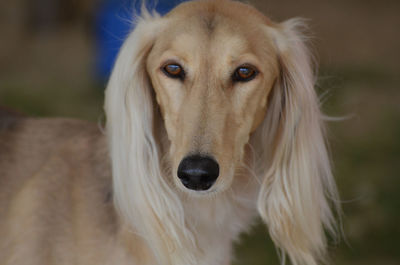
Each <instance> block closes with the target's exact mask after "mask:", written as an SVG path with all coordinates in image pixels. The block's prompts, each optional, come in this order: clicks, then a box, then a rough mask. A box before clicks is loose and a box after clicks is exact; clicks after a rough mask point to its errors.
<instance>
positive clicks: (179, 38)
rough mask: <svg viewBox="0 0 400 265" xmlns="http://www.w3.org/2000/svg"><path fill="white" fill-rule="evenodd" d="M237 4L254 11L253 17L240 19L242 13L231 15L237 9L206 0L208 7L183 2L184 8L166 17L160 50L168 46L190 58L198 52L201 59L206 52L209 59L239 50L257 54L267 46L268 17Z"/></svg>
mask: <svg viewBox="0 0 400 265" xmlns="http://www.w3.org/2000/svg"><path fill="white" fill-rule="evenodd" d="M219 2H220V1H217V2H216V3H219ZM200 3H202V4H203V2H200ZM205 3H207V1H206V2H205ZM230 4H231V3H230ZM235 4H237V3H235ZM210 6H211V7H213V8H211V7H210ZM240 7H245V8H246V10H244V13H246V12H247V13H248V12H250V11H251V12H257V16H256V18H255V19H251V20H249V19H244V20H243V13H242V14H241V15H240V16H239V17H235V16H237V15H238V14H237V12H233V11H232V10H230V11H229V10H227V7H220V6H218V5H216V4H215V3H214V2H210V4H209V5H208V8H205V7H204V5H199V3H196V2H195V3H188V4H185V5H184V8H183V7H178V8H177V10H175V11H172V12H171V13H170V14H168V15H167V17H166V18H167V20H168V22H169V25H170V26H169V27H168V28H167V29H166V30H165V31H164V32H163V33H162V34H163V38H161V39H162V42H163V44H162V46H163V47H164V49H163V50H171V51H173V52H174V53H177V54H179V56H181V57H184V58H188V57H191V58H192V59H194V60H197V58H193V57H196V55H199V54H200V53H201V56H200V55H199V56H200V57H201V58H198V59H204V58H205V56H204V55H205V54H207V55H208V56H207V57H209V58H210V59H211V61H215V60H219V58H231V57H235V56H237V57H239V56H240V55H242V54H254V55H256V56H258V57H261V56H262V55H263V54H265V52H266V51H267V50H268V49H267V48H268V47H271V45H270V44H271V42H270V40H269V39H268V37H267V34H266V30H265V28H266V26H267V25H266V23H267V22H268V19H267V18H266V17H265V16H263V15H260V14H258V11H254V10H253V8H249V7H248V6H246V5H241V6H240ZM228 8H229V6H228ZM247 9H250V11H249V10H247ZM270 50H272V49H270ZM234 59H235V58H232V60H234Z"/></svg>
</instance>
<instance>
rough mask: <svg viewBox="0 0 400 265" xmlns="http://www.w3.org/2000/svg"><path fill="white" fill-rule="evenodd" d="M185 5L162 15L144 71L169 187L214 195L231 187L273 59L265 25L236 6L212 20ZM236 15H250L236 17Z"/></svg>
mask: <svg viewBox="0 0 400 265" xmlns="http://www.w3.org/2000/svg"><path fill="white" fill-rule="evenodd" d="M189 5H196V3H190V4H184V5H182V6H181V7H178V8H177V9H175V10H174V11H173V12H172V13H170V14H169V15H168V17H167V21H168V23H169V26H168V27H167V30H165V31H163V32H162V33H161V34H160V35H159V36H158V37H157V39H156V40H155V43H154V45H153V47H152V49H151V51H150V53H149V55H148V58H147V72H148V74H149V76H150V79H151V82H152V85H153V88H154V90H155V94H156V101H157V103H158V105H159V106H160V109H161V113H162V116H163V120H164V124H165V128H166V131H167V134H168V139H169V141H170V150H169V153H170V158H171V162H172V165H171V167H172V172H173V173H174V182H175V183H176V184H177V186H178V187H180V188H182V189H183V190H186V191H188V189H189V190H196V191H202V192H210V191H211V192H217V191H222V190H225V189H227V188H228V187H229V186H230V185H231V183H232V181H233V178H234V176H235V171H236V169H237V168H239V167H240V165H241V163H242V162H243V159H244V153H245V146H246V144H247V143H248V141H249V137H250V135H251V133H252V132H254V130H255V129H256V128H257V127H258V126H259V125H260V123H261V122H262V121H263V119H264V116H265V115H266V109H267V103H268V100H267V99H268V94H269V92H270V91H271V89H272V86H273V84H274V81H275V80H276V78H277V76H278V63H277V56H276V52H275V50H274V47H273V43H272V40H271V39H270V38H268V36H267V32H266V29H265V28H266V26H267V25H266V23H268V21H266V19H265V17H263V16H261V15H259V14H258V13H254V12H255V10H252V9H251V10H247V9H249V7H247V6H245V5H242V4H240V3H235V5H232V6H233V7H230V10H227V11H226V14H223V15H221V13H218V15H216V14H215V13H213V12H209V11H207V10H201V9H200V10H199V8H192V7H190V6H189ZM243 8H246V10H243ZM189 10H195V11H196V13H193V12H192V13H191V12H190V11H189ZM243 12H248V14H249V15H252V16H251V17H250V18H249V17H246V19H243V18H244V16H243V15H240V16H239V15H237V13H243ZM241 18H242V19H241Z"/></svg>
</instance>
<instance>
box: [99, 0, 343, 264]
mask: <svg viewBox="0 0 400 265" xmlns="http://www.w3.org/2000/svg"><path fill="white" fill-rule="evenodd" d="M299 26H301V22H299V21H298V20H290V21H287V22H284V23H281V24H275V23H273V22H271V21H270V20H269V19H268V18H266V17H265V16H263V15H262V14H261V13H259V12H258V11H256V10H255V9H253V8H252V7H249V6H247V5H244V4H242V3H239V2H234V1H226V0H220V1H195V2H188V3H185V4H181V5H180V6H179V7H177V8H175V9H174V10H173V11H172V12H170V13H169V14H168V15H167V16H165V17H162V18H161V17H157V16H150V15H149V14H144V15H143V18H141V19H139V22H138V24H137V25H136V29H135V30H134V31H133V33H131V34H130V35H129V37H128V39H127V40H126V42H125V44H124V46H123V48H122V50H121V52H120V54H119V57H118V60H117V62H116V65H115V68H114V71H113V74H112V77H111V79H110V82H109V85H108V88H107V91H106V113H107V119H108V121H107V124H108V125H107V128H108V134H109V139H110V148H111V157H112V163H113V175H114V176H113V180H114V189H115V190H116V192H115V196H116V197H115V200H116V203H117V206H118V207H119V208H121V209H122V210H121V211H122V212H124V215H126V216H127V218H128V219H131V220H133V219H135V216H134V214H133V213H129V212H127V211H126V210H124V209H128V208H129V207H131V208H132V207H134V208H135V209H137V210H138V209H139V210H138V211H139V212H141V213H140V214H141V215H147V216H151V218H149V220H147V221H148V223H146V222H144V223H142V224H141V228H142V229H143V227H146V226H148V228H149V229H148V230H149V231H148V232H149V233H159V234H165V233H166V231H167V230H169V231H170V234H169V236H171V235H172V234H174V235H175V239H177V238H180V239H182V238H184V237H185V235H182V236H176V235H179V234H182V233H183V234H188V233H189V232H188V231H186V232H185V231H183V232H182V228H183V227H185V221H184V218H182V215H184V213H182V207H179V205H180V201H179V196H178V195H177V192H182V191H183V192H184V193H187V194H189V195H190V194H192V195H193V194H196V195H200V196H207V194H210V193H213V194H214V195H218V193H222V192H226V190H228V189H229V188H230V187H231V185H232V183H233V182H234V179H235V175H236V174H237V171H238V169H240V168H241V167H242V166H243V165H244V166H247V167H249V166H250V165H246V163H247V161H245V160H246V159H247V158H248V157H247V156H249V155H250V153H252V155H254V157H252V159H253V162H254V164H255V167H254V168H253V169H252V170H253V171H254V173H255V174H256V175H257V177H259V178H260V181H261V182H262V183H261V184H260V192H259V196H258V202H254V203H257V205H258V210H259V213H260V215H261V216H262V218H263V220H264V221H265V222H266V223H267V224H268V226H269V230H270V234H271V236H272V238H273V239H274V241H275V243H276V244H277V245H278V246H279V247H280V248H282V249H283V250H285V251H286V252H287V253H288V254H289V256H290V258H291V260H292V261H293V262H294V264H316V263H315V262H316V259H317V258H318V257H322V256H323V251H324V249H325V237H324V231H323V228H324V227H326V228H328V229H332V224H333V221H332V220H333V219H332V214H331V211H330V207H329V204H328V202H327V200H326V196H331V197H332V198H335V197H336V193H335V185H334V182H333V180H332V176H331V173H330V166H329V159H328V156H327V152H326V148H325V143H324V139H323V130H322V125H321V115H320V111H319V105H318V99H317V96H316V94H315V92H314V88H313V84H314V76H313V71H312V65H311V61H310V56H309V54H308V51H307V49H306V47H305V45H304V42H303V40H302V34H301V33H299V30H298V28H299ZM249 150H252V151H251V152H250V151H249ZM164 159H165V161H167V164H168V165H167V166H166V167H165V166H162V165H161V164H162V163H161V161H162V160H164ZM166 168H168V169H169V170H166ZM165 172H169V173H170V174H167V175H165ZM249 178H251V176H249ZM171 183H172V184H173V185H171ZM139 198H140V199H139ZM172 205H174V206H173V207H172ZM146 207H147V208H146ZM157 220H158V221H157ZM168 220H173V221H171V222H170V223H169V226H168V225H167V224H166V223H168ZM136 222H138V219H137V218H136ZM152 222H153V223H152ZM163 225H165V227H162V226H163ZM154 228H156V229H154ZM157 228H158V230H157ZM151 229H153V230H154V232H151V231H150V230H151ZM167 237H168V236H166V238H167ZM180 239H177V240H178V241H179V240H180ZM189 241H190V240H189ZM153 243H154V244H156V242H153ZM181 243H182V242H178V243H177V244H178V245H179V244H181ZM182 244H185V243H182ZM182 260H183V259H182ZM176 264H177V263H176ZM187 264H188V263H187Z"/></svg>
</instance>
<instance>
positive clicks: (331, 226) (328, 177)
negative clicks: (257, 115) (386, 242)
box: [256, 19, 340, 265]
mask: <svg viewBox="0 0 400 265" xmlns="http://www.w3.org/2000/svg"><path fill="white" fill-rule="evenodd" d="M303 27H304V24H303V23H302V21H301V20H298V19H292V20H289V21H286V22H284V23H282V24H279V25H276V26H273V27H272V26H270V27H268V30H267V33H268V35H269V37H270V38H273V39H274V42H275V46H276V49H277V58H278V61H279V67H280V76H279V78H278V79H277V81H276V83H275V86H274V88H273V91H272V92H271V93H272V94H271V95H270V101H269V107H268V112H267V114H266V118H265V120H264V122H263V124H262V125H261V127H260V128H259V129H258V132H257V134H258V135H257V136H256V137H261V139H260V138H258V139H259V140H258V142H259V141H261V142H263V144H262V149H263V150H260V152H261V159H260V162H261V163H260V164H259V172H261V173H260V174H262V176H263V183H262V187H261V190H260V194H259V198H258V211H259V214H260V215H261V217H262V219H263V220H264V222H265V223H266V224H267V226H268V229H269V233H270V235H271V238H272V240H273V241H274V242H275V244H276V245H277V247H278V248H279V249H280V250H281V251H282V254H283V255H282V256H281V261H282V264H284V263H285V257H286V255H287V256H289V258H290V260H291V262H292V264H293V265H300V264H301V265H315V264H318V263H321V262H322V263H324V262H325V261H326V260H325V257H326V253H325V252H326V245H327V243H326V238H325V229H326V230H327V231H328V232H331V233H332V234H336V225H335V221H334V214H333V213H332V210H331V205H332V204H333V208H336V210H340V209H339V206H338V204H337V202H338V196H337V191H336V186H335V182H334V180H333V177H332V173H331V167H330V160H329V157H328V153H327V148H326V143H325V139H324V128H323V124H322V123H323V121H322V115H321V112H320V109H319V101H318V97H317V95H316V93H315V91H314V81H315V77H314V72H313V67H312V60H311V59H312V58H311V56H310V54H309V51H308V50H307V48H306V46H305V43H304V36H303V34H302V33H301V29H302V28H303ZM266 161H268V163H266ZM264 165H267V166H266V167H265V166H264Z"/></svg>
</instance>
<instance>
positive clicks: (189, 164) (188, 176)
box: [178, 155, 219, 190]
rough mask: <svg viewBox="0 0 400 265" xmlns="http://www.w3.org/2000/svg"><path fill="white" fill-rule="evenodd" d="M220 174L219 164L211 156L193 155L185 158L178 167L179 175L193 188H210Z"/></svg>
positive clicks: (182, 180)
mask: <svg viewBox="0 0 400 265" xmlns="http://www.w3.org/2000/svg"><path fill="white" fill-rule="evenodd" d="M218 175H219V165H218V163H217V162H216V161H215V160H214V159H213V158H211V157H208V156H201V155H191V156H188V157H186V158H184V159H183V160H182V161H181V163H180V164H179V167H178V177H179V179H180V180H181V182H182V184H183V185H184V186H185V187H186V188H188V189H191V190H208V189H209V188H210V187H211V186H212V185H213V184H214V182H215V181H216V179H217V178H218Z"/></svg>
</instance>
